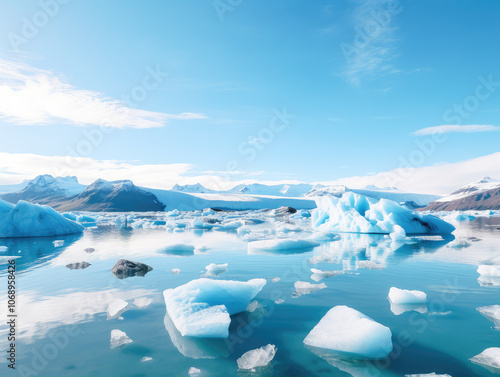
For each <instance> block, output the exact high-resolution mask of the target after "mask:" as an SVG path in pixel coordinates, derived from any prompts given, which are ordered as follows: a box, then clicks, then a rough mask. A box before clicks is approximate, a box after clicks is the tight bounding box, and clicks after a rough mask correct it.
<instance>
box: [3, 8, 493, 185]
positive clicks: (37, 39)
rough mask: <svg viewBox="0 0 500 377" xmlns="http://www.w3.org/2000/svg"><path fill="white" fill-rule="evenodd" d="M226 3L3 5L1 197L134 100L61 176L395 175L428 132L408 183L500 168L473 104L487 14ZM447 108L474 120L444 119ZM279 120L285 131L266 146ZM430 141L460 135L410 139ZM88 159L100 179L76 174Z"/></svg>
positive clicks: (482, 113) (461, 180) (478, 103)
mask: <svg viewBox="0 0 500 377" xmlns="http://www.w3.org/2000/svg"><path fill="white" fill-rule="evenodd" d="M62 3H64V4H62ZM230 3H231V2H228V1H227V0H221V1H191V0H185V1H143V2H136V1H119V2H118V1H107V2H102V1H97V0H86V1H80V0H72V1H67V0H65V1H64V2H63V1H61V2H58V1H57V0H46V1H40V2H37V1H26V2H5V1H4V2H3V4H2V12H1V14H0V25H1V29H0V30H1V32H0V59H1V61H3V62H8V64H4V66H3V68H2V69H3V71H2V72H0V80H1V81H0V89H2V90H0V99H2V100H3V102H6V101H7V104H4V105H3V106H2V105H0V116H1V118H0V132H1V134H2V135H3V137H2V138H0V153H2V154H3V160H4V161H7V160H8V161H14V162H12V163H11V164H10V165H9V164H7V163H5V162H4V163H3V164H2V163H0V180H1V181H2V182H3V183H13V182H15V181H16V180H20V179H21V178H26V177H29V176H30V175H33V174H35V171H34V170H33V169H31V170H30V169H28V168H24V167H23V166H22V164H23V163H24V164H25V165H27V164H29V165H31V166H37V168H38V167H39V166H38V165H36V164H33V163H32V159H33V158H34V157H33V156H31V157H30V159H26V158H24V157H22V155H24V154H32V155H37V156H59V157H61V156H65V155H66V154H68V153H69V154H78V152H76V153H75V150H76V149H78V145H79V143H81V142H82V140H86V138H87V137H86V136H85V134H84V132H87V133H91V134H92V132H97V131H98V127H99V123H100V119H101V118H103V117H107V116H108V115H109V113H110V112H113V111H119V109H121V108H123V104H120V103H119V102H118V101H117V100H124V99H126V97H127V96H130V95H131V93H134V90H135V92H136V93H140V94H141V95H143V97H144V98H141V99H140V101H133V102H134V103H133V104H132V106H131V107H133V108H134V109H135V110H134V111H133V113H132V114H129V113H127V115H126V116H124V117H122V118H117V119H115V121H114V123H113V127H112V132H110V133H108V134H105V135H104V137H103V140H102V142H99V143H98V145H96V146H93V147H92V150H91V151H90V152H88V153H84V154H80V157H85V158H88V159H89V160H86V161H87V162H86V163H85V164H83V165H79V166H78V167H75V168H74V169H73V170H74V171H71V170H72V169H71V167H70V169H67V170H68V173H72V172H74V173H75V174H74V175H78V176H82V175H83V176H84V177H83V180H84V181H85V180H87V181H88V180H90V181H91V180H92V179H93V178H96V176H97V175H104V176H103V178H108V179H112V178H116V175H115V174H111V173H110V172H112V171H113V170H116V167H113V164H112V163H111V162H110V161H114V162H116V163H118V164H123V165H120V170H121V171H123V174H124V175H127V173H126V171H125V170H126V169H127V168H128V167H130V166H136V165H139V166H147V167H148V168H147V169H146V168H145V169H144V170H147V172H145V171H141V173H140V174H138V175H137V176H136V177H134V176H133V175H131V174H133V171H130V172H129V173H130V174H129V175H130V176H129V178H131V179H133V180H134V181H137V180H139V183H141V184H146V183H147V184H150V185H151V182H153V181H154V180H155V177H154V176H155V175H156V176H157V175H158V174H162V172H163V171H164V172H165V174H166V175H169V177H170V178H169V179H164V180H162V183H161V184H158V185H157V186H165V185H167V186H168V185H169V184H170V183H173V182H174V181H181V183H182V182H184V183H194V181H196V180H200V181H202V182H208V181H210V180H211V179H212V178H210V177H213V176H216V175H220V174H222V175H223V176H224V178H223V179H226V178H227V177H228V175H227V174H223V172H225V171H227V169H228V166H229V167H230V170H236V173H235V174H231V175H230V179H231V181H232V182H237V181H241V180H261V181H281V180H299V181H307V182H316V181H336V180H338V179H341V178H345V177H363V176H366V175H370V176H371V175H373V174H374V173H380V172H387V171H391V170H393V169H397V168H398V167H400V165H401V160H402V159H408V158H409V156H411V154H412V153H414V151H415V150H418V149H419V148H420V147H419V146H418V145H416V144H415V143H416V142H417V141H420V142H422V141H423V140H430V139H429V138H431V137H432V135H433V134H435V132H441V133H443V132H445V134H444V135H445V136H444V137H445V138H446V140H445V141H444V142H440V143H439V144H438V145H437V147H436V148H435V151H434V150H433V152H432V153H430V154H428V155H427V154H426V155H425V159H423V160H422V161H420V160H419V161H418V163H417V164H416V166H415V167H416V168H419V169H420V168H425V167H431V166H433V165H436V164H444V163H448V164H454V163H458V162H460V161H466V160H473V159H477V158H480V157H481V156H487V155H492V154H494V153H496V152H498V151H499V147H498V145H499V143H498V142H499V140H500V138H499V136H500V133H499V132H498V129H497V127H498V126H500V122H498V121H497V118H498V116H499V114H500V86H498V87H494V86H493V87H492V88H490V89H491V90H488V88H482V89H481V90H480V91H479V92H477V87H478V86H480V85H483V87H484V84H482V82H484V81H488V80H490V81H494V82H496V81H499V82H500V65H499V64H498V61H499V57H500V50H499V48H498V40H500V29H499V28H498V27H497V26H496V25H497V17H498V14H499V11H500V3H498V2H493V1H487V2H481V3H474V2H470V1H431V0H427V1H425V0H424V1H401V2H394V1H390V2H388V1H382V0H374V1H368V2H361V1H316V2H302V1H285V0H283V1H273V2H267V1H261V0H254V1H249V0H243V1H241V2H240V3H239V5H229V4H230ZM44 4H45V5H44ZM54 4H57V8H54ZM232 4H235V2H232ZM44 9H45V10H44ZM46 9H49V11H47V10H46ZM41 13H44V14H45V16H44V15H43V14H41ZM44 17H46V20H44ZM26 20H28V21H30V22H33V23H35V24H36V23H38V24H39V25H41V26H40V27H37V26H35V29H36V30H35V31H36V32H35V35H33V36H31V35H29V34H26V26H25V25H26ZM45 21H46V22H45ZM23 25H24V30H23ZM370 27H371V29H370ZM367 28H368V29H367ZM366 30H369V31H368V32H367V31H366ZM363 36H364V37H363ZM360 41H366V43H364V44H361V43H359V42H360ZM346 46H348V47H347V48H350V49H352V50H350V51H354V52H353V53H352V54H351V55H349V56H350V58H349V59H347V58H346V55H345V54H344V52H343V49H344V50H345V49H346ZM151 70H153V71H157V72H161V74H160V76H159V77H160V80H159V81H158V80H157V81H156V82H155V81H154V80H153V81H148V82H149V83H150V84H151V83H152V84H151V86H154V89H151V90H147V91H143V90H142V89H140V88H139V89H138V87H140V86H144V85H143V84H142V82H143V80H144V79H145V78H146V77H148V75H150V71H151ZM13 72H14V73H13ZM20 72H22V73H23V75H22V77H21V78H20V76H19V73H20ZM480 77H482V79H480ZM44 80H45V81H44ZM148 80H149V79H148ZM47 82H48V83H49V84H47ZM33 83H35V84H33ZM45 84H46V85H45ZM30 85H31V86H30ZM33 85H34V86H35V87H34V88H33ZM13 93H14V94H15V95H16V97H15V98H16V99H15V100H12V101H10V99H9V98H14V97H13ZM478 93H479V97H481V98H478ZM471 97H474V98H476V99H474V98H471ZM486 97H487V98H486ZM136 98H137V97H136ZM7 99H9V100H7ZM44 99H46V100H47V101H46V102H47V103H43V100H44ZM68 101H69V102H68ZM81 101H85V103H84V104H83V105H82V108H83V109H84V110H82V111H80V110H79V109H77V108H80V106H79V104H80V102H81ZM456 104H458V105H464V106H465V108H466V109H469V110H471V111H468V110H464V112H463V113H462V115H459V116H457V114H458V113H457V112H456V110H454V106H455V105H456ZM31 105H33V106H31ZM73 106H74V108H73ZM103 106H104V107H105V108H103ZM28 107H29V108H30V109H32V108H36V109H37V111H32V113H31V110H28V109H27V108H28ZM54 107H58V108H57V109H54ZM284 109H286V112H287V113H289V114H293V115H294V118H293V119H290V120H289V123H288V124H286V126H285V127H281V128H279V131H271V133H270V132H269V129H270V125H272V124H274V123H273V122H275V117H276V115H275V114H276V111H279V112H283V111H284ZM137 110H141V111H137ZM89 114H90V115H89ZM113 119H114V118H113ZM147 120H149V122H147ZM278 123H279V122H278ZM443 125H446V126H474V127H468V128H460V127H458V128H457V127H455V128H453V127H447V128H440V129H434V131H435V132H434V131H433V130H430V131H429V130H428V131H420V132H419V130H422V129H426V128H430V127H438V126H443ZM92 130H93V131H92ZM96 130H97V131H96ZM465 131H466V132H465ZM415 132H417V134H415ZM271 138H272V140H270V139H271ZM249 142H250V143H249ZM252 143H253V144H252ZM249 149H253V150H255V151H256V153H255V157H254V158H252V159H250V160H249V158H248V157H249V156H254V153H250V152H248V150H249ZM238 150H240V152H241V151H242V150H243V151H246V152H245V153H243V154H242V153H240V152H239V151H238ZM16 155H17V157H18V158H17V157H16ZM7 156H9V158H7ZM495 156H496V155H495ZM90 160H92V163H95V164H97V165H99V166H98V167H95V170H93V172H92V174H87V175H85V174H83V173H84V172H82V170H84V169H83V168H82V166H87V165H86V164H87V163H88V164H90V162H89V161H90ZM44 161H46V160H44ZM103 161H106V163H105V164H104V165H106V167H103ZM491 161H492V162H491V164H490V165H489V167H488V168H489V169H490V170H491V174H495V173H500V172H498V168H496V166H498V164H496V162H498V159H497V157H495V159H494V160H491ZM170 164H175V165H171V166H169V165H170ZM43 166H44V165H43V163H41V162H40V169H41V170H43ZM154 166H157V168H155V167H154ZM92 169H94V168H92ZM161 169H164V170H161ZM495 169H497V170H495ZM47 170H48V171H40V173H45V172H52V171H51V168H47ZM217 172H219V173H217ZM221 172H222V173H221ZM147 173H148V174H150V176H149V178H147V179H145V178H144V177H145V174H147ZM482 173H483V170H480V169H479V171H478V172H477V175H478V176H477V179H480V178H481V176H479V175H481V174H482ZM485 173H488V170H487V169H486V171H485ZM143 174H144V175H143ZM198 178H199V179H198ZM471 178H473V179H475V177H474V171H473V170H472V171H470V172H469V173H468V174H467V175H466V176H460V177H454V179H451V178H450V177H443V179H444V180H445V181H447V182H449V184H450V185H451V184H465V183H468V180H470V179H471ZM498 178H500V174H499V176H498ZM207 180H208V181H207ZM212 180H214V181H217V180H218V178H213V179H212ZM363 182H364V181H363ZM85 183H89V182H85ZM208 183H209V182H208ZM375 183H377V182H375ZM408 185H409V183H408V182H401V184H398V186H403V187H405V188H407V187H406V186H408ZM443 185H444V186H446V185H445V184H444V183H443ZM444 186H443V188H442V190H444V191H446V190H447V189H448V187H447V186H446V188H444ZM419 190H426V187H419ZM428 190H430V191H437V190H438V189H437V187H434V186H432V185H429V186H428Z"/></svg>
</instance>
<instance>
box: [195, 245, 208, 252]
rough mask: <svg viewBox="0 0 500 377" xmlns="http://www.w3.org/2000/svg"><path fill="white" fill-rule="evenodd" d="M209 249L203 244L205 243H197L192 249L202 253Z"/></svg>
mask: <svg viewBox="0 0 500 377" xmlns="http://www.w3.org/2000/svg"><path fill="white" fill-rule="evenodd" d="M208 250H210V248H209V247H207V246H205V245H198V246H196V248H195V249H194V251H195V252H197V253H204V252H206V251H208Z"/></svg>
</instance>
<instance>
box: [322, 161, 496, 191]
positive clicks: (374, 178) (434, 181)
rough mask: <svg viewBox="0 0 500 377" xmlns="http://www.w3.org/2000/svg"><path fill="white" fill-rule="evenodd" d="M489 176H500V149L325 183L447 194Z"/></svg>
mask: <svg viewBox="0 0 500 377" xmlns="http://www.w3.org/2000/svg"><path fill="white" fill-rule="evenodd" d="M486 176H490V177H492V178H500V152H497V153H493V154H489V155H486V156H482V157H477V158H473V159H470V160H465V161H460V162H455V163H445V164H439V165H434V166H425V167H418V168H399V169H394V170H391V171H387V172H381V173H377V174H375V175H370V176H358V177H349V178H342V179H338V180H336V181H333V182H322V183H323V184H325V183H326V184H342V185H346V186H348V187H352V188H362V187H365V186H367V185H375V186H378V187H397V188H399V189H400V190H403V191H408V192H416V193H425V194H441V195H446V194H449V193H451V192H453V191H455V190H456V189H457V188H459V187H461V186H464V185H466V184H469V183H471V182H474V181H478V180H480V179H481V178H484V177H486Z"/></svg>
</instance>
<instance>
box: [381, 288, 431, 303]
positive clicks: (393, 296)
mask: <svg viewBox="0 0 500 377" xmlns="http://www.w3.org/2000/svg"><path fill="white" fill-rule="evenodd" d="M389 300H391V302H392V303H394V304H399V305H421V304H425V303H426V302H427V295H426V294H425V293H424V292H422V291H409V290H406V289H399V288H396V287H392V288H391V289H390V290H389Z"/></svg>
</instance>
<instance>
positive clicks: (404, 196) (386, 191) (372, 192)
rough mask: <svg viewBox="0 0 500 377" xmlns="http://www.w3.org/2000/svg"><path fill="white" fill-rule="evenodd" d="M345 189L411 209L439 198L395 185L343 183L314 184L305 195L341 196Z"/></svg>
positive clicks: (423, 205)
mask: <svg viewBox="0 0 500 377" xmlns="http://www.w3.org/2000/svg"><path fill="white" fill-rule="evenodd" d="M347 191H352V192H354V193H356V194H360V195H365V196H368V197H371V198H375V199H389V200H393V201H395V202H397V203H402V204H404V205H406V206H407V207H409V208H411V209H415V208H420V207H425V206H426V205H428V204H429V203H430V202H432V201H434V200H437V199H439V198H440V196H438V195H429V194H417V193H411V192H404V191H400V190H398V189H397V188H395V187H384V188H380V187H376V186H371V185H370V186H366V187H365V188H362V189H352V188H348V187H346V186H344V185H332V186H323V185H320V184H318V185H315V186H314V187H313V189H312V190H311V191H309V192H308V193H306V196H307V197H314V196H324V195H332V196H336V197H341V196H342V194H344V193H345V192H347Z"/></svg>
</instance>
